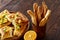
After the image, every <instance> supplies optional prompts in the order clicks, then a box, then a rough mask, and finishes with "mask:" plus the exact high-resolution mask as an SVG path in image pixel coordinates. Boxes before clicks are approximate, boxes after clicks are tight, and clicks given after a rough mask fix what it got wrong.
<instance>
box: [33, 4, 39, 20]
mask: <svg viewBox="0 0 60 40" xmlns="http://www.w3.org/2000/svg"><path fill="white" fill-rule="evenodd" d="M37 9H38V4H37V3H34V4H33V12H34V15H35V17H36V20H38V16H37Z"/></svg>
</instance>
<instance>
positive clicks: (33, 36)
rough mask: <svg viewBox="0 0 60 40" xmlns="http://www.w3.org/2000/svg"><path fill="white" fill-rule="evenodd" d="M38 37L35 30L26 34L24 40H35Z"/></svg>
mask: <svg viewBox="0 0 60 40" xmlns="http://www.w3.org/2000/svg"><path fill="white" fill-rule="evenodd" d="M36 37H37V34H36V32H35V31H33V30H30V31H27V32H26V33H25V35H24V40H35V39H36Z"/></svg>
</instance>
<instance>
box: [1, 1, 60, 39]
mask: <svg viewBox="0 0 60 40" xmlns="http://www.w3.org/2000/svg"><path fill="white" fill-rule="evenodd" d="M42 1H43V0H0V12H1V11H3V10H4V9H8V10H9V11H21V12H22V13H23V14H25V15H26V16H27V17H28V18H29V19H30V17H29V15H28V14H27V12H26V11H27V10H28V9H31V10H32V4H33V3H34V2H36V3H38V4H39V5H41V2H42ZM45 2H46V4H47V6H48V8H49V9H50V10H51V11H52V13H51V16H50V18H49V20H48V23H47V26H46V37H45V39H46V40H60V0H45ZM30 29H31V27H30Z"/></svg>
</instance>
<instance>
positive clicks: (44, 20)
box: [39, 10, 51, 27]
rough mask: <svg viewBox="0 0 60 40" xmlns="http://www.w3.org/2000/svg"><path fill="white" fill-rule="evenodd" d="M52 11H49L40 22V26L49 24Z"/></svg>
mask: <svg viewBox="0 0 60 40" xmlns="http://www.w3.org/2000/svg"><path fill="white" fill-rule="evenodd" d="M50 13H51V10H48V11H47V13H46V15H45V17H44V18H43V19H42V20H41V21H40V23H39V26H40V27H41V26H44V25H45V24H46V23H47V20H48V18H49V16H50Z"/></svg>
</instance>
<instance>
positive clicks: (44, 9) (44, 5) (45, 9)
mask: <svg viewBox="0 0 60 40" xmlns="http://www.w3.org/2000/svg"><path fill="white" fill-rule="evenodd" d="M42 7H43V11H44V13H43V16H45V14H46V12H47V10H48V7H47V5H46V4H45V2H44V1H43V2H42Z"/></svg>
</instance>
